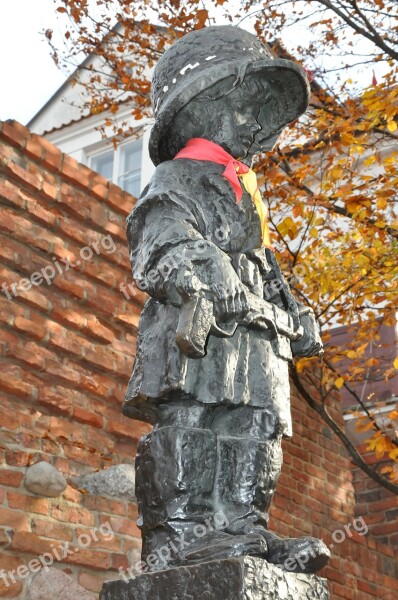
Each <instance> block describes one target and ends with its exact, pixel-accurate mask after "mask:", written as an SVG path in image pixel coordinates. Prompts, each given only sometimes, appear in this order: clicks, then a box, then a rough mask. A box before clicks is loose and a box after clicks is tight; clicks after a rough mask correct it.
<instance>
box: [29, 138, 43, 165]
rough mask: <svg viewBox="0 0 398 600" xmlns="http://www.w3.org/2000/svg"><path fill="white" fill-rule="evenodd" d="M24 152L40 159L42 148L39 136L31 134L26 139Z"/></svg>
mask: <svg viewBox="0 0 398 600" xmlns="http://www.w3.org/2000/svg"><path fill="white" fill-rule="evenodd" d="M25 152H26V154H27V155H28V156H32V157H33V158H36V159H39V160H41V159H42V158H43V157H44V148H43V144H42V143H41V138H40V137H39V136H38V135H35V134H33V135H32V136H31V137H30V138H28V139H27V140H26V146H25Z"/></svg>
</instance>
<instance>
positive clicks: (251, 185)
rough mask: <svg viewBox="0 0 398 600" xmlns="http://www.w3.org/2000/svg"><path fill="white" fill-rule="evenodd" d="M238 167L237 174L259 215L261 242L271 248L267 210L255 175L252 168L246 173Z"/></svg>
mask: <svg viewBox="0 0 398 600" xmlns="http://www.w3.org/2000/svg"><path fill="white" fill-rule="evenodd" d="M238 171H239V168H238V169H237V174H238V177H239V179H241V180H242V183H243V185H244V186H245V189H246V191H247V192H249V194H250V196H251V198H252V200H253V202H254V205H255V207H256V210H257V213H258V216H259V217H260V224H261V239H262V242H263V246H266V247H267V248H271V240H270V237H269V228H268V223H267V220H268V210H267V208H266V206H265V205H264V202H263V199H262V197H261V192H260V190H259V189H258V185H257V176H256V174H255V172H254V171H253V169H249V170H248V172H247V173H239V172H238Z"/></svg>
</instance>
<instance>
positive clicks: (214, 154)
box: [174, 138, 271, 248]
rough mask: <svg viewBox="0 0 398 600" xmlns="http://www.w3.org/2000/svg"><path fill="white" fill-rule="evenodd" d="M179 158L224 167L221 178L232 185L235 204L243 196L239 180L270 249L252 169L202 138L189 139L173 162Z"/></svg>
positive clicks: (265, 213)
mask: <svg viewBox="0 0 398 600" xmlns="http://www.w3.org/2000/svg"><path fill="white" fill-rule="evenodd" d="M179 158H189V159H191V160H205V161H210V162H214V163H217V164H220V165H225V170H224V172H223V177H225V179H227V180H228V181H229V183H230V184H231V185H232V188H233V190H234V192H235V195H236V202H239V201H240V200H241V198H242V195H243V191H242V186H241V184H240V180H242V182H243V185H244V186H245V188H246V190H247V191H248V192H249V194H250V196H251V197H252V200H253V202H254V205H255V207H256V210H257V213H258V216H259V219H260V225H261V237H262V242H263V246H267V247H268V248H270V247H271V242H270V239H269V229H268V225H267V209H266V207H265V206H264V204H263V201H262V198H261V194H260V191H259V189H258V187H257V178H256V174H255V173H254V171H253V170H252V169H250V168H249V167H248V166H247V165H245V164H244V163H242V162H240V161H239V160H236V158H234V157H233V156H231V154H229V153H228V152H227V151H226V150H224V148H222V147H221V146H219V145H218V144H215V143H214V142H210V141H209V140H205V139H203V138H192V139H190V140H189V141H188V142H187V144H186V146H185V147H184V148H183V149H182V150H180V152H178V154H176V155H175V157H174V160H175V159H179Z"/></svg>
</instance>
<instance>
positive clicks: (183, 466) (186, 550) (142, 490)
mask: <svg viewBox="0 0 398 600" xmlns="http://www.w3.org/2000/svg"><path fill="white" fill-rule="evenodd" d="M216 456H217V455H216V436H215V434H214V433H213V432H212V431H210V430H206V429H196V428H193V427H162V428H160V429H155V430H154V431H152V433H150V434H148V435H147V436H145V437H144V438H142V439H141V440H140V442H139V444H138V449H137V457H136V496H137V502H138V509H139V518H138V521H137V523H138V526H139V527H140V529H141V532H142V541H143V547H142V561H144V562H145V563H146V564H147V565H148V567H149V569H150V570H159V569H164V568H165V567H166V566H179V565H183V564H190V563H195V562H199V561H203V560H212V559H214V558H227V557H230V556H240V555H242V554H244V553H245V549H246V545H247V544H249V545H251V547H253V548H255V549H256V552H259V551H260V550H261V549H262V550H264V549H265V548H266V543H265V541H264V538H263V536H261V535H260V534H258V533H253V534H249V535H246V534H245V535H244V536H239V535H238V536H236V535H231V534H230V533H227V532H225V531H223V524H224V519H223V515H222V513H221V512H219V513H217V511H215V509H214V506H213V486H214V478H215V470H216Z"/></svg>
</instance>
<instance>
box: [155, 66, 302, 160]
mask: <svg viewBox="0 0 398 600" xmlns="http://www.w3.org/2000/svg"><path fill="white" fill-rule="evenodd" d="M239 68H242V69H244V72H245V76H247V75H256V76H258V77H259V78H264V79H265V80H266V81H268V82H270V83H272V85H273V88H274V89H276V90H277V91H278V93H277V94H276V98H275V99H276V101H277V110H276V113H277V114H276V115H275V120H274V122H273V124H274V126H275V129H283V127H285V126H286V125H288V124H289V123H291V122H292V121H295V120H296V119H297V118H298V117H299V116H300V115H302V114H303V113H304V112H305V110H306V109H307V107H308V103H309V97H310V88H309V83H308V79H307V77H306V74H305V71H304V70H303V69H302V68H301V67H300V66H299V65H297V64H296V63H295V62H293V61H291V60H285V59H278V58H277V59H268V58H265V59H261V60H255V61H254V62H250V61H248V62H247V64H246V65H245V64H243V65H239ZM236 75H237V67H236V64H235V63H231V62H229V61H227V60H226V61H225V63H224V64H222V65H220V64H218V65H215V66H214V67H211V66H210V65H209V67H208V68H207V69H206V71H205V72H203V71H202V72H196V71H195V70H193V71H191V72H190V73H187V75H186V77H185V81H184V87H183V88H181V87H178V88H177V87H176V89H175V90H171V91H170V93H169V95H168V97H167V100H165V102H164V103H163V104H162V106H161V108H160V110H159V114H158V115H157V118H156V122H155V124H154V126H153V128H152V131H151V134H150V139H149V154H150V157H151V159H152V161H153V163H154V164H155V166H157V165H159V164H160V163H162V162H164V161H166V160H171V159H172V158H173V156H171V155H170V150H169V147H168V143H167V140H168V136H169V132H170V127H171V125H172V123H173V120H174V118H175V116H176V115H177V113H178V112H179V111H180V110H181V109H182V108H183V107H184V106H186V105H187V104H188V103H189V102H190V101H191V100H193V99H194V98H195V97H196V96H197V95H198V94H200V93H201V92H203V91H204V90H206V89H208V88H210V87H211V86H213V85H214V84H215V83H218V82H220V81H222V80H224V79H227V78H228V77H231V76H235V77H236ZM260 125H261V123H260Z"/></svg>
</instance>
